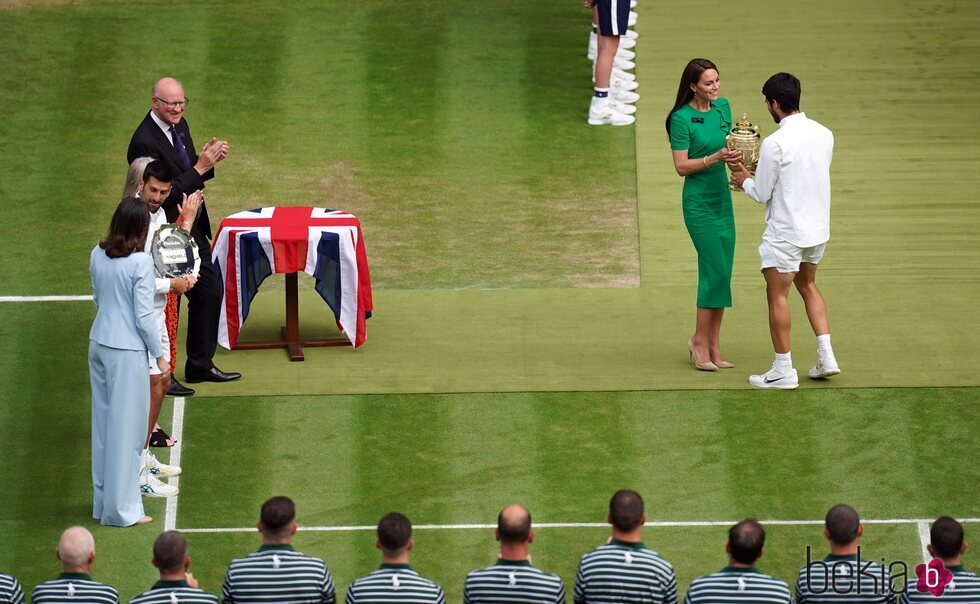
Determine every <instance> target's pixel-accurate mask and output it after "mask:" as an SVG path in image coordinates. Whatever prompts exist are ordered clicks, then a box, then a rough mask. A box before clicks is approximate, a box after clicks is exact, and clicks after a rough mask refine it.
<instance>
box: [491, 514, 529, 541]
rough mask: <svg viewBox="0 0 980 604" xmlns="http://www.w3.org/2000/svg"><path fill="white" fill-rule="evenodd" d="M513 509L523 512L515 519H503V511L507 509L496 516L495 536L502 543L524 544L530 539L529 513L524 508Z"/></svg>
mask: <svg viewBox="0 0 980 604" xmlns="http://www.w3.org/2000/svg"><path fill="white" fill-rule="evenodd" d="M507 507H511V506H507ZM515 507H518V508H520V510H521V511H522V512H523V513H521V514H520V515H519V516H518V517H516V518H514V517H511V518H510V519H507V518H504V510H506V509H507V508H504V509H503V510H500V513H499V514H497V535H498V536H499V537H500V541H502V542H503V543H524V542H526V541H527V540H528V539H530V538H531V512H529V511H528V510H527V508H525V507H524V506H515ZM511 516H514V515H513V514H511Z"/></svg>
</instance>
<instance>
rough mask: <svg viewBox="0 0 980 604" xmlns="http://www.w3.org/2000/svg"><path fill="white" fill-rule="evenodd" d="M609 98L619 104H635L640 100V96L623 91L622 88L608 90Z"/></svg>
mask: <svg viewBox="0 0 980 604" xmlns="http://www.w3.org/2000/svg"><path fill="white" fill-rule="evenodd" d="M609 96H611V97H612V98H614V99H616V100H617V101H619V102H620V103H635V102H637V101H638V100H640V95H638V94H637V93H635V92H631V91H629V90H623V89H622V88H613V87H610V88H609Z"/></svg>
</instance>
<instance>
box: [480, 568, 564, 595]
mask: <svg viewBox="0 0 980 604" xmlns="http://www.w3.org/2000/svg"><path fill="white" fill-rule="evenodd" d="M463 602H464V604H490V603H500V602H524V603H526V604H565V584H564V583H562V581H561V577H559V576H558V575H555V574H552V573H546V572H544V571H542V570H538V569H537V568H534V567H533V566H531V563H530V562H528V561H527V560H498V561H497V563H496V564H494V565H493V566H488V567H487V568H479V569H477V570H474V571H470V573H469V574H468V575H466V584H465V585H464V586H463Z"/></svg>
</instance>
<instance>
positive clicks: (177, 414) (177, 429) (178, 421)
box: [163, 396, 184, 531]
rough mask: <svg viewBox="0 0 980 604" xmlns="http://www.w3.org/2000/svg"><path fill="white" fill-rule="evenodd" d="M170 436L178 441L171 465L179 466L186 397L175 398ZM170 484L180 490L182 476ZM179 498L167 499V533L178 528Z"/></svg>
mask: <svg viewBox="0 0 980 604" xmlns="http://www.w3.org/2000/svg"><path fill="white" fill-rule="evenodd" d="M170 436H171V437H172V438H175V439H177V442H176V443H174V446H172V447H170V465H172V466H179V465H180V448H181V443H183V442H184V397H182V396H178V397H175V398H174V420H173V424H171V426H170ZM169 482H170V484H172V485H173V486H175V487H178V488H179V487H180V476H174V477H172V478H171V479H170V481H169ZM177 497H178V495H174V496H173V497H168V498H167V516H166V520H164V523H163V530H165V531H172V530H174V529H175V528H177Z"/></svg>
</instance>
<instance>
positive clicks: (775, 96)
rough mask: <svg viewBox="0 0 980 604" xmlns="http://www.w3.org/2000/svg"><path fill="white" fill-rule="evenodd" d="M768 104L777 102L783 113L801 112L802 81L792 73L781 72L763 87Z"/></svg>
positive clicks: (763, 93)
mask: <svg viewBox="0 0 980 604" xmlns="http://www.w3.org/2000/svg"><path fill="white" fill-rule="evenodd" d="M762 95H763V96H764V97H766V102H771V101H776V102H778V103H779V108H780V109H781V110H782V112H783V113H792V112H794V111H799V110H800V81H799V80H798V79H797V78H796V76H795V75H793V74H791V73H785V72H779V73H777V74H776V75H774V76H772V77H771V78H769V79H768V80H766V83H765V84H763V85H762Z"/></svg>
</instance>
